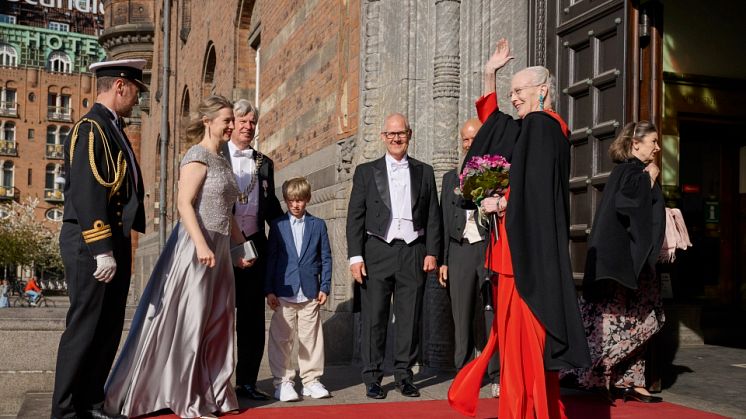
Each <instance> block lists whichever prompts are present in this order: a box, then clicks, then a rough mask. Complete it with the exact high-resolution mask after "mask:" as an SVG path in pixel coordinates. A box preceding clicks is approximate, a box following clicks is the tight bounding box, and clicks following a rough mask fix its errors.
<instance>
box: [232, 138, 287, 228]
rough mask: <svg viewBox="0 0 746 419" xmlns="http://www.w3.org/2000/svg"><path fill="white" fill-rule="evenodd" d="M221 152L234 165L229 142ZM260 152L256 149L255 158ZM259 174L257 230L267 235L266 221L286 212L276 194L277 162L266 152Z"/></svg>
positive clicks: (257, 185)
mask: <svg viewBox="0 0 746 419" xmlns="http://www.w3.org/2000/svg"><path fill="white" fill-rule="evenodd" d="M221 152H222V153H223V156H224V157H225V159H226V160H228V164H229V165H230V166H231V167H233V161H232V160H231V155H230V149H229V148H228V143H225V144H223V145H222V146H221ZM259 154H261V153H259V152H258V151H256V150H254V160H257V158H258V156H259ZM258 176H259V178H258V179H257V183H256V186H254V187H255V188H257V189H258V190H259V206H258V209H257V214H256V217H257V223H259V229H258V230H257V231H260V232H262V233H263V234H264V235H265V236H266V234H267V233H266V227H265V222H266V223H269V222H270V221H272V220H274V219H275V218H277V217H279V216H281V215H283V214H284V212H283V211H282V206H280V201H279V200H278V199H277V195H275V163H274V162H273V161H272V159H270V158H269V157H267V155H266V154H262V165H261V167H259V173H258Z"/></svg>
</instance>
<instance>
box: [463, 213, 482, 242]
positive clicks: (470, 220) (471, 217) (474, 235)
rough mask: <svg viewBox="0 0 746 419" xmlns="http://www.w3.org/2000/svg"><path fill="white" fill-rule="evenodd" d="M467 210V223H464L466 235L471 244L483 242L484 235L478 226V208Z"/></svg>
mask: <svg viewBox="0 0 746 419" xmlns="http://www.w3.org/2000/svg"><path fill="white" fill-rule="evenodd" d="M465 211H466V224H465V225H464V236H463V238H465V239H466V240H467V241H469V244H474V243H479V242H481V241H482V240H483V239H482V235H481V234H479V228H478V227H477V220H476V219H475V218H476V214H477V211H476V210H470V209H468V210H465Z"/></svg>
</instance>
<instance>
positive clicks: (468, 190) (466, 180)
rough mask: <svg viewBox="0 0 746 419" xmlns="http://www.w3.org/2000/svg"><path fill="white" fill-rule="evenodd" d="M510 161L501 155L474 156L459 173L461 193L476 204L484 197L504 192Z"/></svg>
mask: <svg viewBox="0 0 746 419" xmlns="http://www.w3.org/2000/svg"><path fill="white" fill-rule="evenodd" d="M509 172H510V163H508V161H507V160H505V157H503V156H497V155H494V156H493V155H490V154H485V155H484V156H474V157H472V158H471V160H469V161H468V162H467V163H466V166H464V170H463V171H462V172H461V174H460V175H459V186H460V189H461V194H462V195H463V196H464V197H465V198H466V199H469V200H471V201H472V202H474V204H476V205H477V206H479V204H480V203H481V202H482V200H483V199H484V198H487V197H490V196H492V195H494V194H498V195H502V194H503V193H505V189H507V187H508V184H509V179H508V173H509Z"/></svg>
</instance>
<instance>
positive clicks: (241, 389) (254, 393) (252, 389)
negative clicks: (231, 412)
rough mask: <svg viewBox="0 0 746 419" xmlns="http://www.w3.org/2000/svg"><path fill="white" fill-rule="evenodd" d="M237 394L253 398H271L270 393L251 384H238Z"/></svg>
mask: <svg viewBox="0 0 746 419" xmlns="http://www.w3.org/2000/svg"><path fill="white" fill-rule="evenodd" d="M236 395H237V396H239V397H245V398H247V399H251V400H262V401H264V400H269V395H268V394H266V393H264V392H263V391H261V390H259V389H258V388H256V386H252V385H251V384H241V385H237V386H236Z"/></svg>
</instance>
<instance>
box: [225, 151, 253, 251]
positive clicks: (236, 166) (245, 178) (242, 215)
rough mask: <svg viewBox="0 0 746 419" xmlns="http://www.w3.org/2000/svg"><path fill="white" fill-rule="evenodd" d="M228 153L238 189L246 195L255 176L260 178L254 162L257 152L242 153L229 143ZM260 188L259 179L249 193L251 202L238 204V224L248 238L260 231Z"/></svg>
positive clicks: (236, 214) (236, 215)
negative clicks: (239, 154)
mask: <svg viewBox="0 0 746 419" xmlns="http://www.w3.org/2000/svg"><path fill="white" fill-rule="evenodd" d="M228 152H229V153H230V159H231V165H232V166H233V174H234V175H236V182H238V189H239V191H240V192H241V193H246V192H247V191H248V189H249V186H250V185H251V180H252V179H253V178H254V176H258V174H257V167H256V161H254V153H255V151H254V150H253V149H252V148H247V149H245V150H243V151H240V150H238V147H236V145H235V144H233V142H232V141H229V142H228ZM236 152H240V153H242V154H243V156H238V155H237V154H238V153H236ZM259 188H260V185H259V179H257V181H256V183H255V184H254V188H253V189H252V190H251V192H249V202H248V203H246V204H241V203H238V202H237V203H236V213H235V217H236V222H237V223H238V227H239V228H240V229H241V231H242V232H243V234H244V235H245V236H246V237H248V236H251V235H252V234H254V233H256V232H257V231H259V223H258V222H257V213H258V212H259Z"/></svg>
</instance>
